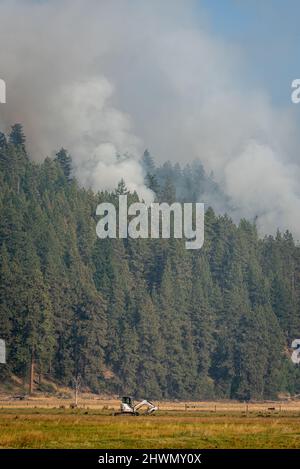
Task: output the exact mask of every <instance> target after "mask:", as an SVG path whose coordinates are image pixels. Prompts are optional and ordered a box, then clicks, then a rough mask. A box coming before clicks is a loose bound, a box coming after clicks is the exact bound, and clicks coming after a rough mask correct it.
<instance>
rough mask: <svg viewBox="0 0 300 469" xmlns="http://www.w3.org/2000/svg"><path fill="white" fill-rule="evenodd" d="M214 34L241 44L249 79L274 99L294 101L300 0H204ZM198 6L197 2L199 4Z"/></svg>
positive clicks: (299, 62) (299, 67)
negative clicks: (291, 85)
mask: <svg viewBox="0 0 300 469" xmlns="http://www.w3.org/2000/svg"><path fill="white" fill-rule="evenodd" d="M197 3H198V5H199V12H200V11H201V12H203V8H205V11H206V12H207V15H208V20H209V24H210V28H211V30H212V31H213V33H214V35H216V36H218V37H219V38H220V39H222V38H224V39H225V40H229V41H231V42H232V43H234V44H239V45H240V46H241V47H242V49H243V51H244V53H245V58H246V62H247V63H248V67H249V69H248V74H249V79H250V80H253V82H254V83H256V82H257V83H258V84H260V85H261V86H262V87H264V88H267V89H268V90H269V92H270V94H271V97H272V100H273V101H274V102H276V103H280V104H283V105H286V104H290V103H289V101H290V83H291V81H292V80H293V79H294V78H298V77H300V60H299V49H300V28H299V18H300V2H299V1H297V0H287V1H283V0H265V1H257V0H201V1H199V2H197ZM196 7H197V5H196Z"/></svg>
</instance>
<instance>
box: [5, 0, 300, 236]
mask: <svg viewBox="0 0 300 469" xmlns="http://www.w3.org/2000/svg"><path fill="white" fill-rule="evenodd" d="M196 3H198V2H194V1H192V0H191V1H189V2H182V1H179V0H178V1H176V0H172V1H163V2H161V1H155V0H154V1H151V2H147V1H137V0H130V1H126V0H122V1H121V0H112V1H96V0H87V1H83V0H75V1H74V0H73V1H55V0H54V1H51V2H48V1H11V0H10V1H8V0H4V1H0V11H1V14H0V60H1V62H0V76H1V78H3V79H5V81H6V83H7V104H5V105H1V109H0V124H1V127H2V128H3V127H4V128H6V129H7V128H8V126H9V125H10V124H11V123H13V122H19V121H20V122H22V123H23V124H24V127H25V132H26V134H27V136H28V139H29V145H30V151H31V153H32V155H33V156H34V158H39V159H42V158H44V157H45V156H46V155H50V154H52V153H53V152H55V151H56V150H57V149H59V148H60V147H61V146H64V147H66V148H67V149H68V150H69V151H70V153H71V154H72V156H73V159H74V163H75V166H76V173H77V177H78V179H79V180H80V181H81V182H82V183H83V184H84V185H87V186H92V187H93V189H96V190H97V189H100V188H112V187H114V186H115V185H116V184H117V182H118V181H119V180H120V179H121V177H123V178H124V179H125V181H126V183H127V185H128V187H129V188H130V189H136V190H137V191H138V192H139V193H140V194H141V195H142V196H143V197H145V198H147V197H149V196H150V195H151V194H149V192H148V190H147V188H145V186H144V176H143V172H142V169H141V166H140V164H139V162H138V157H139V155H140V154H141V153H142V151H143V149H144V148H145V147H148V148H149V149H150V150H151V151H152V153H153V154H154V155H155V157H156V158H157V159H158V160H162V161H164V160H166V159H170V160H172V161H180V162H183V163H185V162H186V161H189V160H193V159H195V158H199V159H200V160H201V161H202V162H203V163H204V165H205V168H206V170H208V171H210V170H213V171H214V174H215V178H216V180H217V181H218V182H219V184H220V185H221V187H222V189H223V191H224V192H225V194H226V195H227V196H228V197H229V199H230V201H231V205H232V206H233V207H234V210H233V212H232V215H233V216H234V217H235V218H239V217H240V216H245V217H247V218H250V219H254V218H257V224H258V226H259V228H260V230H261V232H262V233H265V232H274V231H275V230H276V229H277V227H279V228H281V229H286V228H289V229H291V230H292V231H293V232H294V233H295V234H296V235H297V236H298V235H300V221H299V216H298V213H299V210H300V194H299V188H298V183H297V181H298V180H299V165H298V164H297V163H296V162H295V161H296V156H295V155H296V154H297V151H298V150H297V149H298V138H297V137H296V130H295V127H294V122H293V119H292V116H290V115H289V112H290V111H288V110H283V109H275V108H274V107H273V106H272V105H271V103H270V102H269V100H268V96H267V93H265V92H264V91H262V90H260V89H254V88H253V87H251V88H249V86H248V85H247V83H246V80H245V78H246V77H245V76H243V71H244V70H246V69H247V67H246V66H245V60H246V59H245V58H244V57H243V51H242V49H241V48H240V47H239V46H238V45H234V44H231V43H226V42H224V41H221V39H220V38H217V37H215V35H214V34H213V33H212V32H211V30H210V27H209V25H208V23H207V17H206V15H205V12H203V14H202V15H201V14H200V12H199V5H198V7H197V15H195V14H194V13H195V8H196ZM244 73H246V72H244ZM116 155H119V158H117V157H116ZM124 155H128V157H124ZM203 202H206V201H205V200H204V201H203Z"/></svg>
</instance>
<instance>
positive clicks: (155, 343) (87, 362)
mask: <svg viewBox="0 0 300 469" xmlns="http://www.w3.org/2000/svg"><path fill="white" fill-rule="evenodd" d="M143 164H144V167H145V172H146V176H145V178H146V182H147V184H148V186H149V187H151V188H152V189H153V190H154V191H155V193H156V194H157V198H158V200H164V201H167V202H168V201H172V200H175V198H176V197H177V198H178V200H189V201H191V199H193V200H197V198H198V197H199V195H200V196H201V194H207V193H210V194H215V195H216V194H217V195H218V197H220V196H221V195H222V194H221V191H220V190H219V189H218V187H217V185H216V184H215V183H214V182H213V178H212V177H211V176H210V177H208V176H207V175H205V172H204V170H203V168H202V166H201V165H200V164H196V163H195V165H194V167H192V168H191V167H186V168H180V166H179V165H177V166H176V167H173V166H172V165H170V164H167V165H164V166H162V167H160V168H157V167H155V165H154V162H153V160H152V159H151V157H150V155H149V153H148V152H146V153H145V154H144V156H143ZM195 168H196V169H195ZM197 171H198V173H197ZM176 178H177V179H176ZM176 190H177V193H176ZM125 191H126V186H125V184H124V183H122V182H121V183H120V184H119V186H118V188H116V190H115V191H114V192H111V193H107V192H99V193H97V194H94V193H93V192H92V191H90V190H86V189H83V188H81V187H79V185H78V183H77V182H76V180H75V179H74V178H73V177H72V161H71V159H70V157H69V156H68V153H67V152H66V151H65V150H63V149H62V150H61V151H60V152H59V153H58V154H57V157H56V158H55V159H54V160H53V159H49V158H47V159H45V161H44V162H43V163H42V164H36V163H34V162H32V161H30V158H29V157H28V155H27V153H26V148H25V138H24V135H23V132H22V128H21V127H20V126H18V125H15V126H13V128H12V131H11V133H10V136H8V137H6V136H5V135H4V134H0V213H1V224H0V249H1V252H0V256H1V266H0V337H1V338H4V339H5V340H6V343H7V348H8V364H7V365H6V366H5V367H3V368H2V370H1V376H2V378H1V379H2V380H3V379H4V378H5V377H7V376H8V374H9V373H10V372H13V373H15V374H17V375H18V376H26V375H27V374H28V370H29V366H30V362H31V359H32V358H33V360H34V362H35V367H36V372H37V374H39V375H40V376H41V377H43V376H44V377H46V376H47V377H51V379H54V380H57V381H58V382H60V383H63V384H66V385H68V384H70V383H71V381H72V378H73V377H74V376H77V375H81V377H82V381H83V383H84V385H85V386H87V387H89V388H90V389H92V390H93V391H107V392H118V393H124V394H126V393H129V394H133V395H134V394H138V395H139V396H142V397H149V398H162V397H165V398H166V397H170V398H184V399H193V398H194V399H198V398H208V397H209V398H212V397H216V398H218V397H220V398H221V397H226V398H238V399H260V398H263V397H276V395H277V394H278V392H279V391H289V392H291V393H297V392H298V393H300V373H299V366H296V365H294V364H292V362H291V360H290V356H289V350H288V347H289V346H290V344H291V341H292V339H294V338H299V337H300V283H299V280H300V278H299V276H300V270H299V269H300V250H299V248H298V247H296V246H295V244H294V241H293V238H292V235H291V234H290V233H288V232H287V233H284V234H280V233H278V234H277V236H276V238H275V239H274V238H273V237H271V236H269V237H267V238H265V239H263V240H262V239H259V237H258V235H257V232H256V228H255V226H254V224H253V223H250V222H248V221H246V220H242V221H241V222H240V223H239V225H238V226H236V225H235V224H234V223H233V222H232V221H231V220H230V218H229V217H228V216H217V215H216V214H215V213H214V211H213V210H212V208H208V209H207V211H206V219H205V243H204V247H203V248H202V249H201V250H198V251H193V250H192V251H189V250H186V249H185V246H184V240H175V239H171V240H151V239H147V240H132V239H126V240H100V239H98V238H97V237H96V231H95V227H96V221H97V218H96V215H95V212H96V206H97V205H98V204H99V203H100V202H101V201H111V202H117V196H118V194H119V193H124V192H125ZM193 194H194V195H193ZM129 199H131V200H130V201H133V200H137V195H136V194H130V195H129Z"/></svg>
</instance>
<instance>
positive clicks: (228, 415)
mask: <svg viewBox="0 0 300 469" xmlns="http://www.w3.org/2000/svg"><path fill="white" fill-rule="evenodd" d="M110 414H111V411H110V410H107V409H104V410H97V409H92V410H91V409H73V410H72V409H67V408H55V409H53V408H45V407H44V408H38V407H35V408H32V407H25V406H23V407H22V408H16V407H3V408H1V409H0V448H98V449H100V448H109V449H112V448H128V449H131V448H149V449H150V448H201V449H202V448H300V412H299V411H297V412H292V411H281V412H277V411H275V412H273V413H270V412H266V411H252V412H249V413H246V412H241V411H240V410H237V411H235V412H233V411H229V412H218V411H217V412H215V411H212V412H209V413H208V412H207V411H196V410H192V411H178V410H174V411H167V410H161V411H159V412H158V413H157V414H156V415H154V416H147V417H143V416H139V417H131V416H116V417H114V416H112V415H110Z"/></svg>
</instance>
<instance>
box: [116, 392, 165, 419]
mask: <svg viewBox="0 0 300 469" xmlns="http://www.w3.org/2000/svg"><path fill="white" fill-rule="evenodd" d="M142 409H143V410H142ZM156 410H158V407H157V406H155V405H154V404H153V403H152V402H150V401H148V400H147V399H144V400H142V401H140V402H137V403H135V402H134V400H133V398H132V397H130V396H123V397H122V399H121V404H120V412H115V414H114V415H126V414H127V415H135V416H137V415H151V414H153V412H155V411H156ZM141 411H142V412H141Z"/></svg>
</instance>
